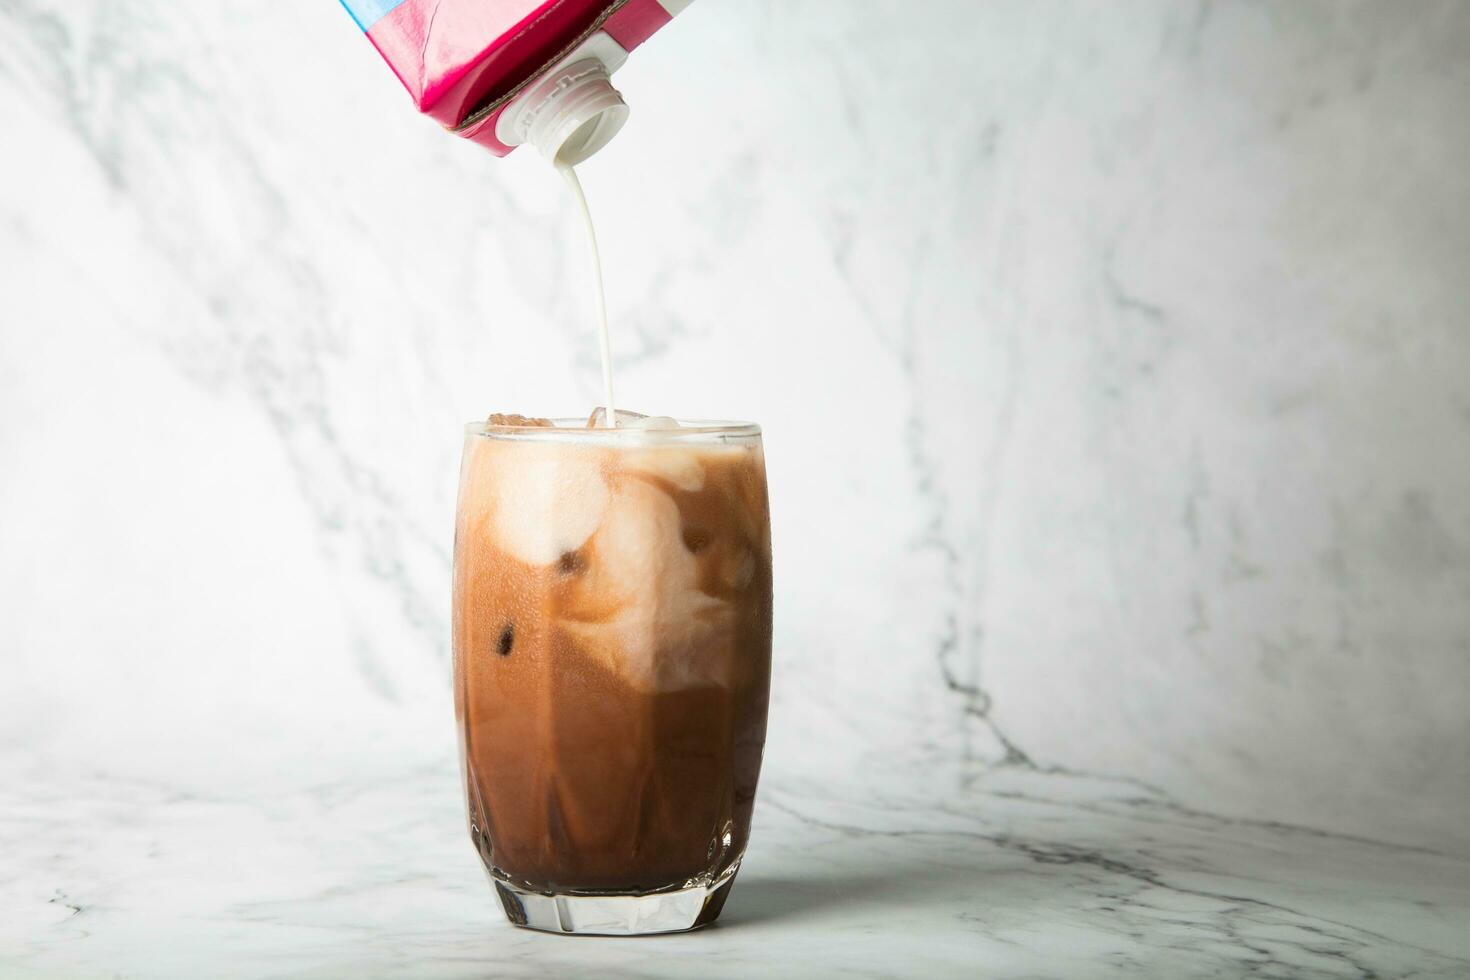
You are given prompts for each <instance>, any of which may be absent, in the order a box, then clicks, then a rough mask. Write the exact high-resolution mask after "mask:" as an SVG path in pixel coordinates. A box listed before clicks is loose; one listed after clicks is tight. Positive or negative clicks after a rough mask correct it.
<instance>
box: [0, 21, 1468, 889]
mask: <svg viewBox="0 0 1470 980" xmlns="http://www.w3.org/2000/svg"><path fill="white" fill-rule="evenodd" d="M618 78H619V85H620V87H621V88H622V90H623V91H624V93H625V95H626V96H627V98H628V100H629V102H630V104H631V105H632V109H633V114H632V118H631V121H630V123H629V125H628V126H627V128H626V130H625V131H624V133H623V134H622V135H621V136H620V137H619V138H618V139H617V140H616V141H615V142H614V143H613V145H612V146H611V147H610V148H609V149H607V150H606V151H604V152H603V153H602V154H600V155H599V156H598V157H597V158H595V159H594V160H593V161H592V162H590V163H589V164H588V165H587V166H586V167H585V168H584V170H583V179H584V182H585V184H586V186H587V189H588V193H589V195H590V196H591V200H592V205H593V207H594V209H595V212H596V216H597V220H598V226H599V232H600V234H601V237H602V242H603V246H604V252H605V257H606V266H607V275H608V282H609V302H610V309H611V314H612V317H613V327H614V347H615V352H616V358H617V369H618V378H619V387H620V391H621V393H622V398H623V400H625V401H627V402H628V403H629V404H630V405H632V406H633V407H637V408H641V409H645V410H649V411H657V412H677V413H680V414H685V415H706V416H719V417H730V416H738V417H749V418H753V419H756V420H758V421H760V422H762V423H763V424H764V426H765V429H766V438H767V453H768V458H769V462H770V478H771V481H772V501H773V512H774V513H773V518H774V522H775V537H776V551H777V634H776V657H777V663H778V668H777V673H776V690H775V697H774V702H773V716H772V725H771V733H770V741H769V745H768V755H767V760H768V761H767V769H766V777H765V781H764V783H763V786H764V788H765V792H766V794H767V795H766V799H767V800H777V801H779V800H781V799H783V798H789V795H790V794H800V793H817V792H819V793H821V794H824V795H825V796H827V797H829V798H832V799H845V800H849V801H852V802H853V804H854V805H868V806H873V805H881V804H882V802H883V801H885V800H898V799H909V800H913V799H916V798H918V799H931V800H933V799H939V798H950V796H951V795H953V798H956V799H959V798H962V797H963V794H964V792H965V787H966V785H967V784H968V783H969V782H970V781H972V780H974V779H976V778H979V777H984V776H985V775H986V774H994V773H995V772H996V771H997V770H998V769H999V770H1000V771H1002V772H1004V771H1006V770H1011V771H1013V772H1014V773H1015V774H1016V775H1017V776H1022V775H1025V774H1026V772H1027V771H1028V770H1034V771H1035V772H1034V773H1032V775H1037V776H1038V777H1039V776H1040V775H1041V774H1045V773H1059V774H1063V775H1065V774H1067V773H1078V772H1081V773H1088V774H1094V775H1103V776H1109V777H1117V778H1118V779H1119V780H1120V782H1119V783H1118V784H1117V785H1119V786H1122V787H1124V788H1125V789H1126V788H1127V787H1128V786H1137V789H1138V792H1140V793H1148V794H1150V795H1151V796H1152V795H1153V794H1154V793H1155V792H1157V793H1159V794H1162V795H1161V796H1158V797H1157V798H1158V799H1163V800H1172V801H1177V802H1178V803H1180V804H1182V805H1184V806H1188V807H1195V808H1203V809H1208V810H1211V811H1214V812H1216V813H1219V814H1224V815H1230V816H1250V817H1253V818H1258V819H1264V820H1270V821H1284V822H1290V823H1296V824H1302V825H1306V826H1309V827H1314V828H1322V829H1327V830H1333V831H1341V832H1348V833H1353V834H1359V835H1368V836H1373V837H1376V838H1380V839H1383V840H1387V841H1396V842H1401V843H1406V844H1418V845H1429V846H1433V847H1437V848H1443V849H1446V850H1450V851H1458V852H1460V853H1470V830H1467V824H1466V822H1465V820H1464V814H1465V812H1466V807H1467V805H1470V387H1467V380H1470V292H1467V273H1470V177H1467V174H1470V111H1467V106H1470V5H1467V4H1465V3H1462V2H1440V3H1433V2H1427V0H1426V2H1420V3H1414V4H1401V3H1394V2H1388V0H1384V2H1342V3H1326V2H1321V3H1274V4H1273V3H1251V2H1210V0H1204V2H1200V3H1184V2H1178V3H1147V4H1145V3H1130V4H1126V5H1112V4H1101V3H1099V4H1090V3H1032V2H995V3H990V2H987V3H952V4H941V3H925V4H901V3H887V4H856V3H842V4H839V3H836V2H826V3H804V4H789V3H760V4H757V3H754V2H743V0H740V2H737V0H700V2H699V3H696V4H694V5H693V6H692V7H691V8H690V9H689V10H688V11H687V12H686V13H685V14H683V15H681V17H680V18H679V19H678V20H677V21H676V22H675V23H674V24H673V25H671V26H670V27H669V28H667V29H666V30H665V31H664V32H663V33H661V34H659V35H658V36H657V37H655V38H654V39H653V40H652V41H651V42H650V43H649V45H648V46H647V47H646V48H645V49H643V50H640V51H639V52H638V53H637V55H636V56H635V57H634V58H633V59H632V60H631V61H630V63H629V65H628V66H627V67H626V68H625V69H624V70H623V71H622V72H621V73H620V74H619V76H618ZM577 232H578V229H577V226H576V224H575V218H574V215H573V214H572V211H571V209H570V203H569V201H568V200H567V197H566V195H565V193H564V188H563V187H562V186H561V184H560V183H559V181H558V180H557V179H556V178H555V176H554V175H553V174H552V173H550V172H549V171H548V170H547V168H545V167H544V165H543V164H541V162H540V161H539V160H538V159H536V158H535V157H533V156H532V155H531V154H529V153H518V154H517V155H515V156H513V157H512V158H510V159H508V160H503V161H502V160H496V159H493V158H491V157H490V156H488V155H487V154H485V153H483V151H480V150H478V149H477V148H474V147H472V146H468V145H463V144H461V143H460V142H458V141H456V140H454V139H452V138H450V137H447V136H445V135H443V134H442V133H441V132H439V131H438V130H437V129H436V128H435V127H434V126H433V125H432V124H430V123H428V122H426V121H425V120H422V119H420V118H419V117H417V116H416V115H415V114H414V113H413V112H412V111H411V107H410V106H409V104H408V101H407V98H406V97H405V95H404V93H403V92H402V91H401V90H400V89H399V87H398V83H397V82H396V80H395V79H394V78H393V77H392V75H391V74H390V73H389V71H388V70H387V69H386V67H385V66H384V65H383V64H381V63H380V61H379V59H378V57H377V55H376V54H375V52H374V51H373V50H372V49H371V47H370V46H369V45H368V44H367V43H366V42H365V41H364V40H363V39H362V38H361V36H359V35H358V34H357V32H356V30H355V29H354V28H353V25H352V24H351V22H350V20H349V19H348V18H347V16H346V15H345V14H344V13H343V12H342V11H341V10H339V9H337V7H336V5H335V4H331V3H326V2H322V3H312V4H305V3H287V2H283V0H282V2H265V3H263V2H259V0H256V2H251V3H244V2H214V3H208V4H167V3H163V2H159V0H134V2H117V0H67V2H65V3H62V2H54V0H53V2H42V0H0V670H3V678H0V776H3V777H4V778H5V779H6V780H7V781H8V784H9V785H11V786H16V785H23V784H27V785H45V786H53V785H54V786H56V787H60V788H58V789H56V790H55V791H54V792H55V794H56V795H55V796H54V797H47V799H51V800H52V801H53V802H54V803H55V804H56V805H57V806H62V805H63V802H61V801H68V800H69V802H65V805H67V806H82V807H85V806H86V805H87V803H86V801H85V800H81V801H78V800H76V799H69V798H68V796H67V790H66V789H65V787H66V786H67V785H70V782H69V781H71V780H90V781H91V783H90V784H89V785H93V786H96V785H105V784H108V783H109V781H119V782H118V784H119V785H122V784H126V785H130V786H137V785H146V784H149V782H150V781H163V780H166V781H167V784H168V785H169V786H170V787H178V788H179V789H178V790H177V791H178V792H180V793H184V794H187V793H188V792H190V790H189V789H188V787H211V786H212V787H219V786H223V785H228V786H230V787H231V788H232V790H234V791H237V792H241V793H259V794H261V798H263V799H270V798H273V794H278V793H281V792H283V791H284V787H289V786H291V785H296V784H305V783H307V782H311V781H317V782H318V783H319V781H320V780H321V779H322V778H323V774H330V773H333V772H337V771H343V772H345V771H352V772H356V773H359V774H361V773H371V772H374V771H378V770H379V769H381V771H383V772H390V771H391V772H402V771H413V772H417V773H428V774H429V775H427V776H424V777H423V778H421V779H419V780H418V781H417V782H415V783H413V785H414V786H415V787H423V786H427V785H435V786H437V785H439V782H438V780H437V777H436V776H434V775H433V774H435V773H441V772H442V780H443V788H442V793H443V794H444V797H445V799H449V800H452V796H453V794H454V793H455V792H457V786H456V785H455V784H454V777H453V766H454V763H453V759H452V751H453V749H452V741H451V734H450V724H449V714H450V711H449V704H448V696H447V670H448V649H447V632H448V631H447V624H448V562H449V547H450V536H451V520H452V514H453V506H454V500H453V494H454V490H455V476H456V468H457V465H458V454H459V448H460V447H459V427H460V425H461V424H462V423H463V422H465V421H467V420H469V419H473V418H476V417H479V416H482V415H484V414H485V413H487V412H489V411H491V410H516V411H523V412H528V413H556V414H577V413H580V412H582V411H584V410H586V409H587V408H588V407H589V406H590V405H591V404H592V403H593V402H594V400H595V399H596V397H597V391H598V374H597V366H596V360H595V356H596V345H595V339H594V335H593V332H592V325H591V319H590V297H589V294H588V283H587V278H586V270H585V265H584V256H583V253H582V251H581V249H582V247H583V246H582V242H581V241H580V240H579V238H578V237H577ZM1026 778H1031V777H1030V776H1029V775H1028V776H1026ZM1132 781H1136V782H1132ZM160 784H161V782H160ZM1141 784H1147V785H1146V786H1145V785H1141ZM173 791H174V790H170V792H173ZM416 791H417V790H416ZM783 794H785V795H783ZM186 798H187V797H186ZM28 812H29V811H28ZM44 812H45V811H44V806H43V807H42V809H41V810H39V811H38V813H40V814H44ZM445 812H447V810H446V811H445ZM38 819H40V817H38ZM461 833H462V831H461V828H460V827H459V826H458V825H457V824H454V825H453V826H447V827H445V828H443V839H444V840H448V841H450V843H448V844H443V846H444V847H456V848H459V852H458V853H459V854H460V856H461V857H462V858H463V860H464V861H465V862H466V863H467V864H468V863H469V862H472V861H473V856H472V853H471V851H470V849H469V847H468V845H467V844H463V842H460V841H459V840H458V835H460V834H461ZM435 840H436V841H438V840H439V838H438V837H436V838H435ZM436 846H438V845H436ZM1411 893H1412V889H1411Z"/></svg>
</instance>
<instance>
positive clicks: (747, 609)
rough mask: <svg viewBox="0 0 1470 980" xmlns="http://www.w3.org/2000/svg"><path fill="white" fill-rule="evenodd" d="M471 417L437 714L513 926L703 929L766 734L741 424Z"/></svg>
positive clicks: (756, 481) (766, 597) (760, 485)
mask: <svg viewBox="0 0 1470 980" xmlns="http://www.w3.org/2000/svg"><path fill="white" fill-rule="evenodd" d="M673 425H674V423H672V420H668V421H666V422H665V423H664V424H663V425H662V426H660V425H659V423H658V421H657V420H644V419H630V420H628V423H627V424H625V425H623V426H621V427H619V428H616V429H611V428H606V427H589V426H588V423H586V422H571V421H565V420H559V421H557V422H555V423H552V422H549V421H547V420H528V419H522V418H520V417H518V416H511V417H503V416H492V420H491V422H489V423H486V424H481V425H474V426H471V427H470V428H469V430H468V432H467V435H466V440H465V449H464V462H463V468H462V471H461V478H460V491H459V510H458V520H457V525H456V534H455V552H454V670H455V673H454V677H455V708H456V713H457V716H458V720H459V726H460V733H461V743H460V745H461V758H462V761H463V768H464V777H465V787H466V793H467V797H468V803H469V823H470V835H471V838H472V839H473V841H474V843H475V846H476V848H477V849H478V851H479V853H480V857H481V859H482V860H483V861H484V864H485V868H486V870H487V871H488V872H489V875H490V877H491V879H492V880H493V882H494V885H495V888H496V890H497V891H498V893H499V894H500V898H501V901H502V904H503V905H504V907H505V911H506V914H507V915H508V916H509V917H510V919H511V920H512V921H513V922H516V923H517V924H519V925H526V926H531V927H535V928H543V929H551V930H555V931H561V932H592V933H621V934H629V933H645V932H665V931H675V930H680V929H688V928H692V927H694V926H698V925H702V924H704V923H706V922H710V921H712V920H713V919H714V918H715V917H716V916H717V915H718V914H719V912H720V908H721V906H722V905H723V904H724V899H725V895H726V893H727V892H728V890H729V887H730V885H731V883H732V881H733V879H734V875H735V871H736V869H737V868H738V867H739V864H740V858H741V855H742V854H743V853H744V851H745V844H746V840H747V837H748V835H749V832H750V817H751V807H752V804H753V802H754V798H755V787H756V778H757V776H758V774H759V772H760V764H761V750H762V746H763V745H764V742H765V732H766V708H767V700H768V692H769V687H770V651H771V552H770V524H769V516H768V510H767V502H766V476H765V462H764V458H763V456H762V452H761V441H760V430H759V429H758V428H757V427H756V426H753V425H741V424H725V423H687V422H686V423H683V424H682V425H679V426H678V427H672V426H673Z"/></svg>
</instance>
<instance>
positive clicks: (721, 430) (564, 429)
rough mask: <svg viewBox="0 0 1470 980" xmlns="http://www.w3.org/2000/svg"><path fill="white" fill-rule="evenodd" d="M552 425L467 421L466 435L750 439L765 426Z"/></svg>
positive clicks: (638, 440) (557, 421) (580, 421)
mask: <svg viewBox="0 0 1470 980" xmlns="http://www.w3.org/2000/svg"><path fill="white" fill-rule="evenodd" d="M547 421H548V422H550V423H551V425H491V424H490V421H489V420H488V419H482V420H480V421H478V422H467V423H465V427H464V430H465V435H466V436H481V437H484V438H487V439H515V440H527V441H536V442H558V441H562V440H566V441H576V442H588V441H591V442H607V443H624V442H626V443H635V444H640V445H647V444H648V443H662V442H726V443H729V442H750V441H755V440H758V439H760V437H761V427H760V426H759V425H757V424H756V423H754V422H736V421H730V420H725V419H675V420H674V421H676V422H678V423H679V428H677V429H635V428H621V427H620V428H616V429H610V428H607V427H606V426H598V427H597V428H588V427H587V419H586V417H585V416H584V417H581V418H552V419H547Z"/></svg>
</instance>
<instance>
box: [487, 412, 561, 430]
mask: <svg viewBox="0 0 1470 980" xmlns="http://www.w3.org/2000/svg"><path fill="white" fill-rule="evenodd" d="M486 421H487V422H488V423H489V424H490V425H510V426H516V427H519V428H528V427H529V428H536V429H546V428H550V427H551V425H552V421H551V419H537V418H531V417H530V416H528V415H516V414H510V415H504V414H502V413H500V412H495V413H493V414H492V415H491V416H490V418H488V419H486Z"/></svg>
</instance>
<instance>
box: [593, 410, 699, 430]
mask: <svg viewBox="0 0 1470 980" xmlns="http://www.w3.org/2000/svg"><path fill="white" fill-rule="evenodd" d="M617 417H618V428H620V429H677V428H679V423H678V422H676V421H675V420H673V419H671V418H669V417H668V416H667V415H644V414H642V413H641V412H628V411H625V410H623V409H621V408H620V409H618V416H617ZM606 426H607V409H606V408H603V407H602V406H601V405H599V406H597V407H596V408H594V409H593V410H592V414H591V415H590V416H588V418H587V428H589V429H601V428H605V427H606Z"/></svg>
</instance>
